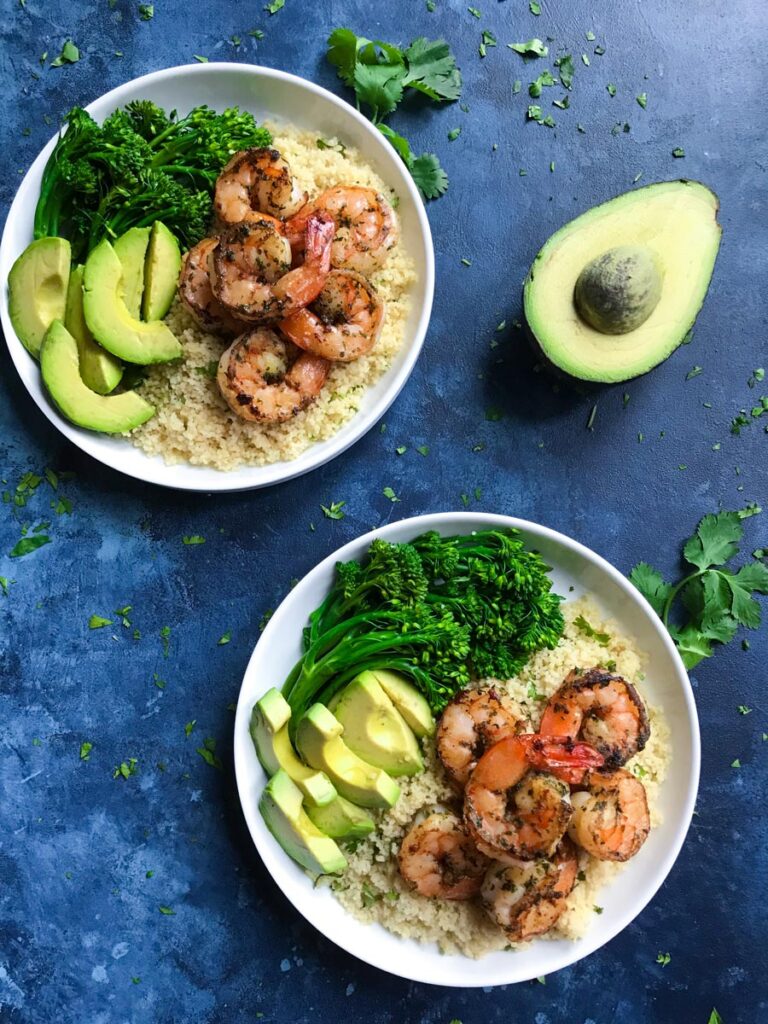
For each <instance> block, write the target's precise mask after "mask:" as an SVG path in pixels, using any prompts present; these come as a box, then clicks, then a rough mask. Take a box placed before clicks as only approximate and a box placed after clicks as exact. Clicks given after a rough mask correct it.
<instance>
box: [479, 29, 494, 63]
mask: <svg viewBox="0 0 768 1024" xmlns="http://www.w3.org/2000/svg"><path fill="white" fill-rule="evenodd" d="M489 46H496V36H495V35H494V34H493V32H489V31H488V29H486V28H484V29H483V32H482V35H481V37H480V46H479V47H478V51H479V53H480V56H481V57H485V55H486V54H487V52H488V49H487V48H488V47H489Z"/></svg>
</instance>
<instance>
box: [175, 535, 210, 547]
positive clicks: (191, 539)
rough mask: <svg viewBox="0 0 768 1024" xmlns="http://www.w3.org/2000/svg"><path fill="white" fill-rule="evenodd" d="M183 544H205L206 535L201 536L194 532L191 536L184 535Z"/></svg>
mask: <svg viewBox="0 0 768 1024" xmlns="http://www.w3.org/2000/svg"><path fill="white" fill-rule="evenodd" d="M181 541H182V544H188V545H195V544H205V537H201V536H200V534H199V533H193V534H192V535H191V536H186V535H185V536H184V537H182V538H181Z"/></svg>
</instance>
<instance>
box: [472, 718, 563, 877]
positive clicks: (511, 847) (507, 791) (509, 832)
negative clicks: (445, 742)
mask: <svg viewBox="0 0 768 1024" xmlns="http://www.w3.org/2000/svg"><path fill="white" fill-rule="evenodd" d="M530 739H531V737H523V736H507V737H506V738H505V739H503V740H499V742H498V743H495V744H494V745H493V746H492V747H491V748H490V749H489V750H487V751H486V752H485V753H484V754H483V756H482V757H481V758H480V760H479V761H478V762H477V765H476V767H475V769H474V771H473V772H472V774H471V775H470V777H469V782H467V787H466V789H465V791H464V821H465V823H466V825H467V829H468V831H469V833H470V835H471V836H472V838H473V839H474V840H475V843H476V845H477V848H478V849H479V850H481V851H482V852H483V853H485V854H487V855H488V856H489V857H492V858H494V859H495V860H501V861H504V862H505V863H509V862H510V860H532V859H533V858H534V857H545V856H547V855H548V854H550V853H551V852H552V851H553V850H554V848H555V847H556V846H557V844H558V843H559V842H560V840H561V839H562V837H563V835H564V833H565V830H566V828H567V827H568V822H569V821H570V819H571V804H570V793H569V790H568V786H567V785H566V784H565V783H564V782H561V781H560V779H558V778H556V777H555V776H554V775H552V774H551V773H549V772H541V771H538V770H532V768H531V764H530V762H529V761H528V757H527V747H528V743H529V741H530Z"/></svg>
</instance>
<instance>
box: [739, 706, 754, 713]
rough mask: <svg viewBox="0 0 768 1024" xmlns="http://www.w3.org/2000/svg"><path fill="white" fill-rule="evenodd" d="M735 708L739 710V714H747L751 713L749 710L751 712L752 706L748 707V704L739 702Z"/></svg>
mask: <svg viewBox="0 0 768 1024" xmlns="http://www.w3.org/2000/svg"><path fill="white" fill-rule="evenodd" d="M737 710H738V712H739V714H740V715H749V714H751V712H752V708H750V707H749V706H748V705H746V704H739V706H738V709H737Z"/></svg>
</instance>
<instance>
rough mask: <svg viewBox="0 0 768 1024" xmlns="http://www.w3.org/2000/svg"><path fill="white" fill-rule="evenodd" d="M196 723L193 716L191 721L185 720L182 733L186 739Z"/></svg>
mask: <svg viewBox="0 0 768 1024" xmlns="http://www.w3.org/2000/svg"><path fill="white" fill-rule="evenodd" d="M196 725H197V719H196V718H193V719H192V721H191V722H187V724H186V725H185V726H184V735H185V736H186V737H187V739H189V737H190V736H191V735H192V730H193V729H194V728H195V726H196Z"/></svg>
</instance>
